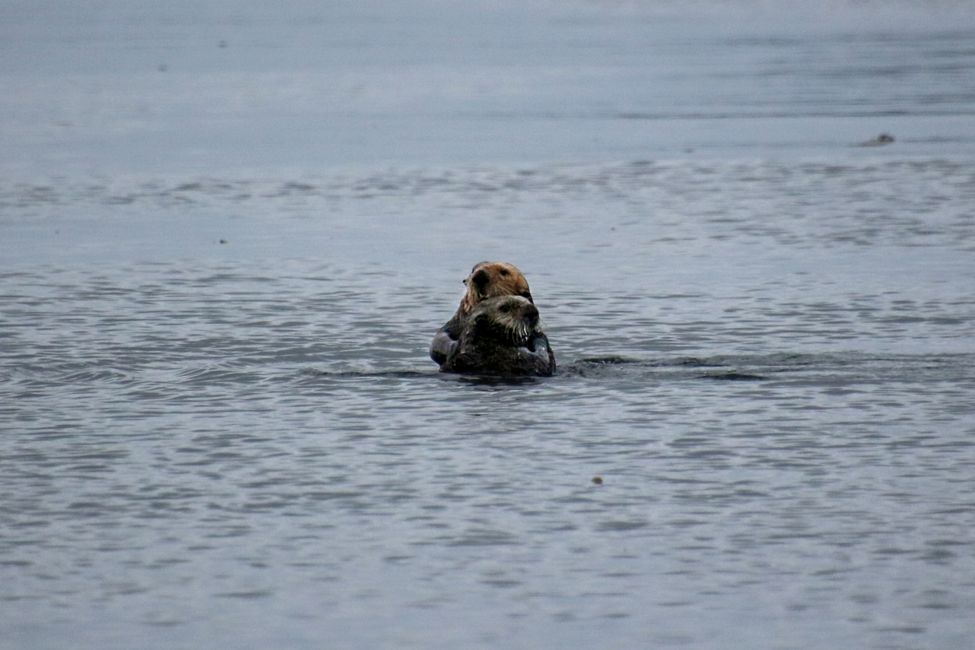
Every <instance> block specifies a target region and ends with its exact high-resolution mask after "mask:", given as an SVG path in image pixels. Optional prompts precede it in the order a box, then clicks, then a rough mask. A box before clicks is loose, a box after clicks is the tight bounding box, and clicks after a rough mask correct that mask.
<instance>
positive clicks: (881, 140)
mask: <svg viewBox="0 0 975 650" xmlns="http://www.w3.org/2000/svg"><path fill="white" fill-rule="evenodd" d="M893 142H894V136H892V135H891V134H889V133H881V134H880V135H878V136H877V137H876V138H872V139H870V140H866V141H864V142H861V143H860V144H859V145H857V146H859V147H882V146H884V145H886V144H892V143H893Z"/></svg>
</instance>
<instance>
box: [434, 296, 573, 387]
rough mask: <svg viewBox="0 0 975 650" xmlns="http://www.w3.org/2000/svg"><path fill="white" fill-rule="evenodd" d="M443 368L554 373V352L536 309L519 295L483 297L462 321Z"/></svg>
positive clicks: (518, 373)
mask: <svg viewBox="0 0 975 650" xmlns="http://www.w3.org/2000/svg"><path fill="white" fill-rule="evenodd" d="M462 325H463V327H462V328H461V330H460V336H459V337H458V341H457V343H456V345H455V346H454V348H453V349H452V350H451V352H450V354H449V355H448V356H447V359H446V360H445V361H444V362H443V364H441V366H440V370H441V371H442V372H458V373H467V374H478V375H498V376H505V377H508V376H540V377H548V376H550V375H552V374H554V373H555V354H553V353H552V348H551V346H550V345H549V343H548V337H547V336H545V333H544V332H543V331H542V329H541V326H540V325H539V321H538V309H537V308H536V307H535V305H534V304H533V303H532V302H531V301H530V300H528V299H527V298H523V297H521V296H498V297H495V298H487V299H485V300H482V301H481V302H479V303H478V304H477V306H476V307H474V309H473V311H471V313H470V314H468V316H467V318H465V319H464V321H463V323H462Z"/></svg>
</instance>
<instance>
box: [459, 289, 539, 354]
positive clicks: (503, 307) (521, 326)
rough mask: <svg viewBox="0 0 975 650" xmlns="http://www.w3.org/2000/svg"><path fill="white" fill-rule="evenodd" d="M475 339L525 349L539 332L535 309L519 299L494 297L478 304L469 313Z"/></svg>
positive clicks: (526, 301)
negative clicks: (483, 339)
mask: <svg viewBox="0 0 975 650" xmlns="http://www.w3.org/2000/svg"><path fill="white" fill-rule="evenodd" d="M470 318H471V322H472V324H473V329H474V330H475V331H476V332H477V334H478V335H479V336H483V337H487V338H491V339H495V340H500V341H505V342H507V343H509V344H512V345H516V346H525V345H527V344H528V342H529V341H531V339H532V337H534V336H535V335H537V334H540V333H541V329H540V328H539V323H538V320H539V317H538V308H537V307H535V305H534V304H532V303H531V302H529V301H528V299H527V298H522V297H521V296H498V297H495V298H488V299H487V300H484V301H483V302H481V303H480V304H479V305H478V306H477V308H476V309H475V310H474V312H473V313H472V314H471V317H470Z"/></svg>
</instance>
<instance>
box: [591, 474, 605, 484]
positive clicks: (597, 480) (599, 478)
mask: <svg viewBox="0 0 975 650" xmlns="http://www.w3.org/2000/svg"><path fill="white" fill-rule="evenodd" d="M592 482H593V483H595V484H596V485H602V484H603V477H602V476H593V477H592Z"/></svg>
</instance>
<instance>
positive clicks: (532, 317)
mask: <svg viewBox="0 0 975 650" xmlns="http://www.w3.org/2000/svg"><path fill="white" fill-rule="evenodd" d="M521 317H522V318H524V319H525V320H526V321H528V322H529V323H531V324H532V325H535V324H536V323H538V308H537V307H536V306H535V305H533V304H531V303H528V304H527V305H525V307H524V309H523V310H522V312H521Z"/></svg>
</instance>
